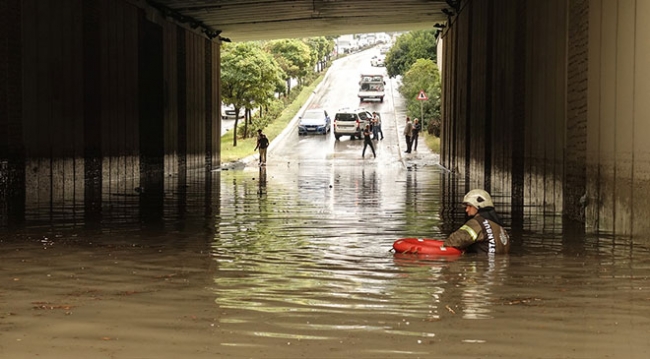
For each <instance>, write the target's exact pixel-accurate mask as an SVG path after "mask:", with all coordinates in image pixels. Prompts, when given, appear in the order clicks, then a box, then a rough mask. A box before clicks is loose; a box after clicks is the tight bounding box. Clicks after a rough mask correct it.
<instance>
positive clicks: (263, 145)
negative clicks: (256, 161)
mask: <svg viewBox="0 0 650 359" xmlns="http://www.w3.org/2000/svg"><path fill="white" fill-rule="evenodd" d="M268 147H269V139H268V138H267V137H266V135H265V134H263V133H262V130H257V145H256V146H255V150H258V149H259V150H260V166H266V149H267V148H268Z"/></svg>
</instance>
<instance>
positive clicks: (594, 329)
mask: <svg viewBox="0 0 650 359" xmlns="http://www.w3.org/2000/svg"><path fill="white" fill-rule="evenodd" d="M360 56H365V58H364V59H363V61H367V60H369V58H370V55H369V54H367V55H360ZM344 60H345V61H349V62H350V64H348V67H341V68H339V69H337V71H336V72H334V74H333V75H332V76H337V77H338V78H337V77H332V78H331V79H329V80H328V81H329V85H328V86H325V87H324V88H323V89H322V94H321V95H320V96H318V97H317V99H316V100H314V102H313V103H310V104H309V106H310V107H326V108H328V109H331V108H332V107H333V106H334V105H335V104H338V103H341V102H343V101H344V100H345V98H350V97H352V98H353V97H354V95H355V93H354V91H355V89H354V88H353V87H349V86H348V87H346V86H340V82H341V81H349V78H351V76H356V75H355V74H356V72H358V70H357V67H358V63H355V62H354V61H361V60H359V59H357V60H355V57H354V56H349V57H347V58H345V59H344ZM346 68H348V69H351V70H349V71H350V72H346V70H345V69H346ZM337 83H338V85H337ZM346 91H347V92H346ZM387 91H389V92H388V95H387V98H386V101H385V102H384V103H383V104H378V103H373V104H367V106H368V107H370V108H371V110H379V111H380V112H381V113H382V118H383V120H384V123H383V130H384V132H385V135H386V138H385V140H382V141H376V142H375V145H376V150H377V158H371V157H370V156H368V153H367V154H366V158H361V150H362V141H352V140H350V139H348V138H343V139H341V141H335V140H334V138H333V137H334V136H332V135H331V134H330V135H328V136H304V137H298V136H297V134H296V133H295V131H294V132H293V133H289V134H288V135H287V137H286V139H285V140H284V141H283V143H284V144H282V143H278V142H274V143H272V145H271V149H270V153H269V164H268V166H267V167H262V168H259V167H257V166H255V163H249V166H247V167H245V168H244V169H239V170H223V171H220V172H212V173H209V174H207V175H206V174H203V173H195V174H189V175H188V176H187V182H183V183H179V182H178V181H179V180H178V179H177V178H174V177H170V178H168V179H167V182H166V184H165V192H164V196H165V197H164V198H162V199H153V201H152V202H153V203H154V205H152V206H147V201H146V198H145V197H144V196H143V194H142V193H140V194H130V195H128V196H127V195H124V196H118V197H105V198H106V202H105V203H103V207H102V212H101V214H99V215H96V216H87V215H84V214H83V213H82V212H81V211H79V212H78V211H77V209H75V208H66V209H60V208H59V209H57V211H58V212H54V213H53V212H52V211H51V208H45V209H43V210H42V212H41V211H40V210H38V209H34V210H31V211H28V213H27V214H26V219H25V221H24V224H23V225H20V226H14V227H10V228H2V229H0V273H1V274H2V275H1V276H0V357H1V358H3V359H4V358H8V359H22V358H93V359H96V358H100V359H103V358H107V359H108V358H125V359H132V358H152V359H153V358H155V359H177V358H197V359H198V358H373V359H375V358H644V359H645V358H648V357H649V356H650V342H649V341H648V339H647V336H648V333H650V251H649V250H648V248H644V247H641V246H639V245H638V244H634V243H632V242H630V241H628V240H625V239H620V238H612V237H609V236H605V235H600V236H587V235H584V234H583V233H582V231H580V230H575V229H574V228H572V227H571V226H569V225H566V224H564V223H562V220H561V219H560V218H559V217H557V216H552V215H548V214H547V213H545V212H544V211H543V210H537V209H535V208H526V209H525V212H524V213H525V218H524V220H523V222H522V223H515V224H513V223H511V222H512V221H511V219H510V216H509V215H508V213H507V212H506V211H505V208H504V207H507V206H504V205H503V204H504V203H507V202H508V198H507V196H508V195H507V194H500V193H493V195H494V198H495V202H496V205H497V209H499V210H500V212H501V213H502V214H503V217H504V218H505V221H506V224H507V227H508V230H509V231H510V232H511V235H512V239H513V241H514V245H513V248H512V253H511V254H510V255H508V256H501V257H484V256H469V255H468V256H464V257H460V258H458V259H455V260H448V259H445V258H419V257H416V256H412V255H404V256H399V255H395V254H394V253H392V252H391V251H390V250H391V246H392V243H393V242H394V241H395V240H396V239H398V238H401V237H424V236H426V237H431V238H444V236H446V235H447V234H448V233H449V232H450V231H452V230H454V229H455V228H458V227H459V226H460V225H461V224H462V223H463V222H464V220H465V219H464V217H463V215H464V213H463V210H462V208H461V207H460V206H458V204H457V203H458V202H459V201H460V199H461V198H462V195H463V193H462V191H460V190H458V188H464V187H463V186H462V185H460V184H458V183H457V181H456V180H455V179H454V177H453V175H452V174H450V173H448V172H447V171H446V170H444V169H442V168H440V167H438V166H437V165H436V163H437V162H438V160H437V158H436V157H435V155H434V154H431V153H430V152H427V150H426V149H425V148H423V145H420V148H419V149H418V151H417V152H414V153H412V154H409V155H403V148H404V146H403V141H404V140H403V138H402V137H403V136H401V129H402V127H403V123H401V121H399V119H403V118H404V108H403V107H404V106H403V104H400V102H399V99H398V98H397V96H395V94H394V86H393V83H391V84H389V86H387ZM334 111H335V109H334V110H331V111H330V113H332V112H334ZM274 146H275V147H274ZM143 199H145V200H143ZM80 208H83V203H82V204H80ZM646 242H647V241H646Z"/></svg>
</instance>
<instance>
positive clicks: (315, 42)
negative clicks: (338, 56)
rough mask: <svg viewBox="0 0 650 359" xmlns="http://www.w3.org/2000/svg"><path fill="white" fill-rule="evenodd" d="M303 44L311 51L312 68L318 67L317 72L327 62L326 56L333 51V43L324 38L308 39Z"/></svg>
mask: <svg viewBox="0 0 650 359" xmlns="http://www.w3.org/2000/svg"><path fill="white" fill-rule="evenodd" d="M305 43H306V44H307V45H308V46H309V48H310V50H311V60H312V66H314V65H318V70H317V71H318V72H320V71H322V70H323V68H325V62H326V61H327V60H328V55H329V54H331V53H332V50H334V41H332V40H328V39H327V38H325V37H324V36H319V37H310V38H308V39H307V40H305Z"/></svg>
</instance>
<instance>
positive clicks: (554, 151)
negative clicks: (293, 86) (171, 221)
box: [0, 0, 650, 242]
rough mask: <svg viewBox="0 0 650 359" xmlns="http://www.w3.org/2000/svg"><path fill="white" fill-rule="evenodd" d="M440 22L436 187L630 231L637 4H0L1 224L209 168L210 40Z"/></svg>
mask: <svg viewBox="0 0 650 359" xmlns="http://www.w3.org/2000/svg"><path fill="white" fill-rule="evenodd" d="M369 3H371V4H372V5H371V6H369ZM436 24H438V27H441V30H442V31H441V33H440V36H439V38H438V41H439V52H440V54H439V56H438V61H439V67H440V69H441V78H442V88H443V98H442V118H441V121H442V134H441V164H442V165H443V166H444V167H446V168H448V169H449V170H450V171H452V172H453V173H454V175H455V177H457V178H458V179H459V180H460V181H459V183H461V184H460V185H458V186H455V187H454V186H451V187H450V188H452V190H450V191H449V193H448V194H447V195H446V197H447V198H446V200H447V201H449V202H454V201H457V200H458V199H459V198H461V197H462V194H463V193H464V191H466V190H468V189H470V188H474V187H481V188H485V189H487V190H489V191H491V192H493V193H495V194H498V203H499V206H500V207H502V208H503V209H504V210H505V211H508V210H510V212H511V217H512V219H513V222H514V221H515V220H516V219H517V218H523V217H524V216H537V215H538V216H545V215H548V214H558V213H561V214H562V215H563V216H564V217H565V218H566V219H569V220H572V221H576V222H579V223H584V225H585V228H586V230H587V231H589V232H606V233H614V234H617V235H625V236H628V235H633V236H635V238H642V237H641V236H643V235H644V234H645V233H646V232H647V230H648V229H650V224H648V222H647V221H644V220H643V219H644V218H646V217H647V214H648V209H647V207H646V204H647V203H649V202H650V198H649V197H650V143H648V142H647V141H645V140H644V139H645V138H648V137H650V118H649V117H650V101H648V99H649V98H650V67H649V66H648V63H650V62H648V59H650V2H647V1H644V0H545V1H537V0H527V1H525V0H462V1H450V0H387V1H382V0H376V1H372V2H369V1H361V0H356V1H355V0H350V1H327V0H295V1H289V0H285V1H282V0H277V1H270V0H259V1H234V0H221V1H219V0H214V1H199V0H156V1H147V0H0V170H1V173H2V175H1V176H0V197H2V200H3V201H2V203H3V207H2V208H1V209H0V213H1V214H2V225H7V224H9V223H11V222H12V221H15V220H20V219H22V220H24V218H25V213H29V212H31V211H33V210H34V209H38V208H46V209H48V208H49V210H50V211H56V208H58V207H68V206H70V205H72V206H74V205H76V204H77V203H80V204H81V206H83V211H84V212H85V213H86V215H87V216H90V215H91V214H92V213H97V212H100V211H101V208H102V206H103V205H105V203H106V198H107V196H109V195H130V194H133V191H134V189H140V190H141V192H144V190H143V189H146V196H142V193H140V196H138V198H139V201H141V203H144V202H142V201H143V198H144V200H145V202H146V200H147V198H149V199H150V200H152V201H153V202H156V201H160V200H161V198H162V191H163V188H164V184H165V181H167V180H168V178H170V176H173V177H174V178H177V179H178V182H179V183H181V184H182V183H185V181H188V180H189V179H188V177H189V176H193V175H196V173H199V174H198V176H202V174H201V173H207V172H209V171H211V170H213V169H216V168H219V166H220V165H221V163H220V154H219V153H220V145H221V143H220V136H219V134H220V133H221V122H220V115H219V114H220V108H219V107H220V103H221V101H220V94H219V77H220V67H219V63H220V45H221V43H222V42H223V41H248V40H265V39H276V38H292V37H304V36H316V35H340V34H347V33H364V32H378V31H408V30H417V29H431V28H432V27H433V26H434V25H436ZM504 207H505V208H504ZM645 241H646V242H647V240H645Z"/></svg>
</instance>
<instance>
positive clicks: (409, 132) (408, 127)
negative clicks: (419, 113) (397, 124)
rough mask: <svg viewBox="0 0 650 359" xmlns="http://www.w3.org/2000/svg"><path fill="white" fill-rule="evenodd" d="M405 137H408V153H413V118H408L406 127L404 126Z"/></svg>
mask: <svg viewBox="0 0 650 359" xmlns="http://www.w3.org/2000/svg"><path fill="white" fill-rule="evenodd" d="M404 137H406V151H404V152H406V153H411V146H412V145H413V142H412V138H413V124H412V123H411V118H410V117H407V118H406V126H404Z"/></svg>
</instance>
